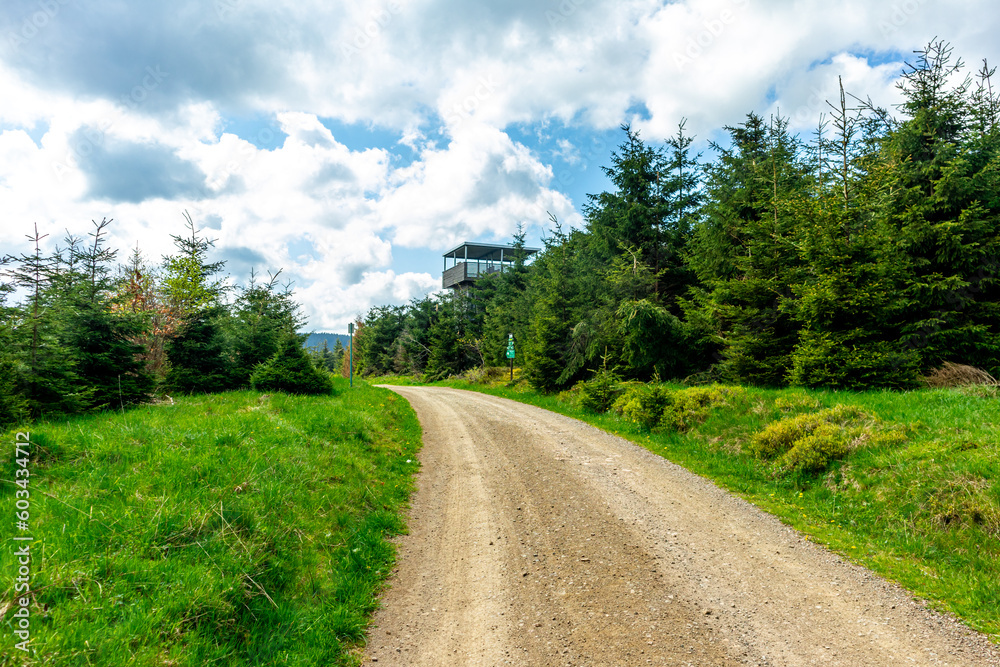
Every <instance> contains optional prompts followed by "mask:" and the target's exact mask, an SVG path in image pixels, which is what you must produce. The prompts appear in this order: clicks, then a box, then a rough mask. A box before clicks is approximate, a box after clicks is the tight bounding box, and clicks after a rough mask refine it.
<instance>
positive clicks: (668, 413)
mask: <svg viewBox="0 0 1000 667" xmlns="http://www.w3.org/2000/svg"><path fill="white" fill-rule="evenodd" d="M745 394H746V391H745V390H744V389H742V388H741V387H724V386H721V385H713V386H711V387H690V388H688V389H680V390H678V391H675V392H673V395H672V399H673V400H672V401H671V403H670V404H669V405H667V406H666V407H665V408H664V409H663V414H662V415H661V416H660V421H659V424H658V425H659V427H660V428H661V429H664V430H669V431H681V432H683V431H687V430H688V429H690V428H691V427H693V426H697V425H698V424H700V423H702V422H703V421H705V419H706V418H707V417H708V413H709V411H711V410H712V408H715V407H718V406H721V405H729V403H730V401H731V400H732V399H735V398H738V397H741V396H744V395H745Z"/></svg>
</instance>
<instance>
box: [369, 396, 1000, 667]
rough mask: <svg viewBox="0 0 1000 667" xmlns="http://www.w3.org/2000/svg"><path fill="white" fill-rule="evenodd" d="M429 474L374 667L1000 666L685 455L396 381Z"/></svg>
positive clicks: (416, 503) (970, 637) (402, 550)
mask: <svg viewBox="0 0 1000 667" xmlns="http://www.w3.org/2000/svg"><path fill="white" fill-rule="evenodd" d="M391 389H392V390H393V391H396V392H398V393H399V394H401V395H402V396H404V397H405V398H406V399H407V400H408V401H409V402H410V404H411V405H412V406H413V408H414V409H415V410H416V413H417V415H418V417H419V418H420V422H421V424H422V425H423V430H424V446H423V450H422V453H421V463H422V469H421V472H420V473H419V477H418V478H417V491H416V493H415V494H414V496H413V499H412V503H411V511H410V515H409V534H408V535H405V536H403V537H402V538H400V540H399V559H398V562H397V569H396V570H395V571H394V573H393V576H392V578H391V579H390V586H391V588H389V590H388V591H387V592H386V594H385V597H384V599H383V606H382V608H381V609H380V610H379V611H378V612H377V614H376V616H375V621H374V627H373V629H372V631H371V634H370V637H369V642H368V647H367V650H366V653H365V663H364V664H366V665H378V666H379V667H381V666H384V665H406V666H407V667H409V666H417V665H433V666H435V667H439V666H445V665H484V666H488V667H493V666H496V665H532V666H548V665H567V666H569V665H572V666H584V665H585V666H587V667H591V666H597V665H627V666H631V665H813V664H815V665H864V666H869V665H887V666H888V665H891V666H893V667H898V666H900V665H1000V652H998V651H997V649H996V648H995V647H993V646H992V645H990V644H989V642H988V641H987V640H986V639H985V638H984V637H983V636H981V635H977V634H975V633H973V632H971V631H969V630H968V629H966V628H965V627H964V626H962V625H960V624H959V623H957V622H955V621H953V620H951V619H949V618H947V617H944V616H941V615H938V614H936V613H933V612H931V611H928V610H927V609H925V608H923V607H922V606H921V605H919V604H918V603H916V602H915V601H914V600H913V596H912V595H910V594H907V592H906V591H904V590H903V589H901V588H900V587H898V586H896V585H894V584H890V583H888V582H886V581H885V580H883V579H881V578H879V577H877V576H875V575H874V574H872V573H871V572H869V571H868V570H865V569H863V568H860V567H857V566H855V565H851V564H849V563H847V562H845V561H844V560H842V559H841V558H840V557H838V556H837V555H835V554H832V553H830V552H829V551H827V550H825V549H823V548H821V547H818V546H816V545H814V544H812V543H810V542H808V541H806V540H805V539H803V538H802V536H801V535H799V534H798V533H797V532H795V531H794V530H792V529H791V528H788V527H787V526H785V525H783V524H782V523H781V522H779V521H778V520H777V519H775V518H774V517H772V516H770V515H768V514H765V513H764V512H762V511H760V510H758V509H756V508H755V507H753V506H752V505H750V504H748V503H747V502H745V501H743V500H741V499H739V498H737V497H735V496H733V495H731V494H729V493H727V492H725V491H722V490H720V489H719V488H718V487H716V486H714V485H713V484H711V483H710V482H707V481H706V480H704V479H702V478H701V477H698V476H696V475H693V474H691V473H689V472H687V471H686V470H684V469H683V468H680V467H678V466H676V465H673V464H671V463H669V462H668V461H666V460H664V459H662V458H660V457H658V456H656V455H654V454H652V453H650V452H648V451H646V450H644V449H642V448H640V447H637V446H635V445H632V444H630V443H628V442H626V441H624V440H622V439H620V438H617V437H614V436H611V435H608V434H606V433H604V432H602V431H599V430H597V429H595V428H592V427H590V426H588V425H586V424H583V423H581V422H578V421H575V420H573V419H569V418H567V417H563V416H561V415H557V414H554V413H551V412H548V411H545V410H541V409H538V408H534V407H531V406H527V405H522V404H520V403H515V402H512V401H508V400H504V399H500V398H495V397H492V396H486V395H483V394H478V393H473V392H465V391H459V390H456V389H447V388H441V387H391Z"/></svg>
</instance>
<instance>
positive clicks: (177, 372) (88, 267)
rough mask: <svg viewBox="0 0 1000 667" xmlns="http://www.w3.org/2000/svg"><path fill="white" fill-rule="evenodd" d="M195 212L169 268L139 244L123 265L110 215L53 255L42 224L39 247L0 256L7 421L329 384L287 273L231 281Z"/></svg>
mask: <svg viewBox="0 0 1000 667" xmlns="http://www.w3.org/2000/svg"><path fill="white" fill-rule="evenodd" d="M185 218H186V221H187V233H186V235H183V236H180V235H178V236H172V237H171V238H172V239H173V242H174V246H175V249H176V252H175V253H174V254H171V255H168V256H165V257H164V258H163V261H162V263H161V264H160V265H159V266H152V265H150V264H149V263H148V262H147V261H146V260H145V259H144V257H143V255H142V253H141V252H140V251H139V249H138V248H136V249H135V250H134V251H132V253H131V254H130V256H129V257H128V259H127V260H126V261H125V262H124V263H121V264H119V263H118V251H117V250H114V249H111V248H109V247H108V245H107V235H108V228H109V225H110V224H111V221H110V220H107V219H104V220H102V221H101V222H95V223H94V229H93V231H92V232H91V233H90V234H89V237H87V238H80V237H76V236H73V235H67V236H66V237H65V238H64V240H63V244H62V245H60V246H57V247H56V248H55V249H54V250H53V251H51V252H50V253H48V254H46V253H44V252H43V251H42V245H43V244H42V241H43V240H44V238H45V235H42V234H40V233H39V232H38V228H37V225H36V227H35V232H34V234H33V235H31V236H29V237H28V238H29V240H30V244H31V245H30V248H31V249H30V251H29V252H27V253H22V254H19V255H7V256H5V257H3V258H2V260H0V261H2V265H0V276H2V282H0V426H3V425H7V424H10V423H14V422H16V421H18V420H20V419H23V418H37V417H41V416H49V415H56V414H74V413H80V412H84V411H88V410H99V409H122V408H125V407H126V406H129V405H135V404H137V403H142V402H146V401H149V400H150V399H151V398H152V397H153V396H154V394H156V393H167V394H171V393H191V392H215V391H224V390H229V389H238V388H244V387H250V386H258V387H260V388H267V389H284V390H287V391H299V392H329V390H330V387H331V384H330V379H329V377H328V375H327V374H325V373H323V372H321V371H319V370H317V369H316V368H315V367H314V366H313V364H312V362H311V361H310V359H309V358H308V356H307V355H306V354H305V352H304V351H303V349H302V342H303V340H304V337H303V336H301V335H299V334H297V333H296V332H297V331H298V330H299V329H300V328H301V327H302V325H303V324H304V321H303V318H302V316H301V314H300V308H299V306H298V304H296V303H295V301H294V299H293V296H292V293H291V291H290V288H289V287H288V286H287V285H286V286H284V287H282V286H280V285H279V284H278V274H280V271H279V272H278V273H276V274H272V275H269V279H268V280H267V281H261V280H259V279H258V278H257V276H256V275H254V274H253V272H251V276H250V280H249V282H248V283H247V284H246V285H245V286H241V287H231V286H229V285H228V281H227V280H226V277H225V276H224V274H223V270H224V264H225V263H224V262H210V261H208V254H209V252H210V249H211V248H212V246H213V243H214V242H213V241H212V240H211V239H208V238H206V237H204V236H203V235H201V233H200V230H198V229H196V228H195V225H194V222H193V221H192V220H191V218H190V216H188V215H187V214H186V213H185ZM14 297H18V300H17V302H14V303H11V301H12V299H13V298H14Z"/></svg>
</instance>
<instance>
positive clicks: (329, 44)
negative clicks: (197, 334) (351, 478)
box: [0, 0, 1000, 332]
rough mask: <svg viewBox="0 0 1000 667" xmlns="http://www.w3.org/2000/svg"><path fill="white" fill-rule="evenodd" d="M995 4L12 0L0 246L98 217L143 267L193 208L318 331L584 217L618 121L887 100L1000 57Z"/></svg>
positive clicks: (794, 120)
mask: <svg viewBox="0 0 1000 667" xmlns="http://www.w3.org/2000/svg"><path fill="white" fill-rule="evenodd" d="M998 29H1000V11H998V10H997V9H996V5H995V2H994V1H993V0H951V1H949V2H943V1H932V0H898V1H895V2H861V1H853V0H848V1H844V2H836V1H830V0H824V1H822V2H821V1H818V0H794V1H791V0H784V1H779V0H681V1H678V2H662V1H655V0H618V1H616V2H599V1H598V0H534V1H528V0H506V1H503V2H501V1H493V0H491V1H486V2H469V1H467V0H466V1H461V0H375V1H369V0H355V1H352V2H341V1H339V0H295V1H294V2H289V1H287V0H197V1H192V0H172V1H171V2H147V1H145V0H4V1H3V3H2V5H0V255H3V254H8V253H21V252H27V251H28V250H29V244H28V242H27V240H26V238H25V236H26V235H27V234H30V233H32V231H33V225H34V224H36V223H37V225H38V228H39V231H40V232H41V233H43V234H49V237H48V238H47V239H46V243H55V242H58V241H59V240H60V239H61V238H63V237H64V236H65V235H66V234H67V233H69V234H74V235H78V236H84V235H86V234H87V233H88V232H89V231H90V230H91V229H92V227H93V223H92V221H94V220H97V221H99V220H101V219H102V218H111V219H113V220H114V222H113V223H112V225H111V245H112V246H113V247H116V248H119V249H120V251H121V252H120V259H125V257H126V255H127V254H128V252H129V250H130V249H132V248H136V247H138V248H139V249H140V251H141V252H142V253H143V254H144V255H145V257H146V258H147V260H148V261H150V262H152V263H158V262H160V261H161V258H162V256H163V255H165V254H168V253H170V252H172V250H173V245H172V240H171V238H170V237H171V235H172V234H183V233H184V225H185V221H184V217H183V212H184V211H187V212H189V213H190V215H191V216H192V218H193V219H194V221H195V223H196V224H197V225H198V227H199V228H201V229H203V230H204V233H205V234H206V235H207V236H209V237H210V238H213V239H215V248H214V250H213V255H212V257H213V259H219V260H225V261H226V270H227V272H228V273H229V274H230V275H231V276H232V278H233V279H234V280H235V281H236V282H238V283H245V281H246V280H247V278H248V277H249V274H250V271H251V269H254V270H255V271H257V272H258V273H266V272H267V271H276V270H278V269H281V270H282V274H281V275H282V278H284V279H288V280H290V281H292V282H293V284H294V289H295V293H296V296H297V299H298V300H299V302H300V303H302V305H303V309H304V313H305V315H306V316H307V318H308V321H309V323H308V329H310V330H314V331H335V332H344V331H346V329H347V323H348V322H350V321H352V320H353V319H354V318H356V317H358V316H359V315H364V314H365V313H366V312H367V311H368V309H369V308H371V307H372V306H377V305H386V304H403V303H406V302H407V301H409V300H410V299H413V298H419V297H422V296H424V295H426V294H428V293H430V292H433V291H435V290H438V289H439V288H440V283H441V268H442V258H441V255H442V254H443V253H445V252H446V251H448V250H450V249H451V248H453V247H455V246H457V245H459V244H460V243H462V242H464V241H479V242H488V243H489V242H493V243H504V242H509V240H510V239H511V236H512V234H513V233H514V232H515V230H516V228H517V225H518V224H522V225H524V228H525V230H526V232H527V235H528V242H529V245H539V244H540V242H541V238H542V237H543V236H544V235H545V234H547V233H548V230H550V228H551V227H550V222H549V215H550V214H551V215H554V216H556V217H557V218H558V220H560V221H561V222H562V224H563V225H565V226H567V227H580V226H582V225H583V224H584V207H585V205H586V203H587V195H588V194H592V193H598V192H601V191H603V190H606V189H609V188H610V184H609V183H608V182H607V180H606V178H605V176H604V174H603V172H602V170H601V167H602V166H606V165H607V164H608V163H609V159H610V156H611V152H612V151H613V150H614V149H615V148H616V147H617V146H618V145H619V144H620V143H621V142H622V140H623V138H624V135H623V133H622V131H621V129H620V128H621V125H622V124H623V123H628V124H631V125H632V127H633V128H635V129H637V130H638V131H639V133H640V136H641V137H642V138H643V139H644V140H646V141H648V142H650V143H652V144H657V143H659V142H662V141H663V140H665V139H666V138H668V137H670V136H672V135H673V134H675V133H676V131H677V127H678V124H679V123H680V122H681V121H682V120H684V119H686V131H687V132H688V133H689V134H692V135H694V136H695V138H696V141H697V144H696V146H697V147H699V148H702V149H705V148H706V146H707V142H708V141H710V140H721V139H723V138H724V137H723V134H722V129H721V128H723V127H724V126H725V125H735V124H738V123H739V122H741V121H742V120H743V119H744V118H745V116H746V114H747V113H749V112H751V111H753V112H757V113H759V114H762V115H765V116H768V115H770V114H780V115H782V116H785V117H787V118H789V119H790V122H791V128H792V129H793V130H794V131H798V132H802V133H803V134H806V133H809V132H810V131H811V130H812V129H813V128H815V126H816V123H817V121H818V120H819V116H820V114H821V113H823V112H824V111H827V110H828V107H827V106H826V100H834V99H837V98H838V96H839V88H838V78H842V80H843V83H844V86H845V88H846V90H847V91H848V92H851V93H854V94H857V95H859V96H861V97H871V98H872V100H873V101H874V102H876V103H877V104H879V105H882V106H886V107H891V106H892V105H893V104H896V103H898V102H899V93H898V90H897V89H896V82H897V80H898V77H899V74H900V72H901V71H902V70H903V67H904V64H905V63H906V62H914V61H915V59H914V55H913V52H914V51H915V50H917V49H919V48H921V47H922V46H924V45H925V44H927V43H928V42H929V41H931V40H933V39H935V38H939V39H944V40H946V41H948V42H950V43H951V44H952V45H953V46H954V48H955V54H956V55H957V56H961V57H962V58H963V59H964V60H965V61H966V62H967V63H968V64H969V67H968V69H969V71H970V73H971V72H972V71H974V70H976V69H978V67H979V66H980V65H981V63H982V60H983V59H984V58H986V59H988V61H989V62H990V63H991V64H992V63H995V62H998V61H1000V53H998V51H1000V46H998V44H1000V42H998V41H997V39H996V34H997V32H998Z"/></svg>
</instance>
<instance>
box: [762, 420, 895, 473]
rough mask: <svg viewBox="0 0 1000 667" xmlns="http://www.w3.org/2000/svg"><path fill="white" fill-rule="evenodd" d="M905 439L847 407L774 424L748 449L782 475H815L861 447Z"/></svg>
mask: <svg viewBox="0 0 1000 667" xmlns="http://www.w3.org/2000/svg"><path fill="white" fill-rule="evenodd" d="M905 440H906V435H905V433H904V432H903V430H902V429H900V428H898V427H892V428H887V427H884V426H882V425H881V424H880V423H879V420H878V419H877V418H876V417H875V416H873V415H871V414H868V413H867V412H864V411H863V410H861V409H859V408H857V407H853V406H846V405H837V406H835V407H833V408H828V409H826V410H820V411H819V412H811V413H807V414H802V415H798V416H795V417H788V418H785V419H782V420H780V421H776V422H773V423H771V424H769V425H768V426H767V428H765V429H764V430H763V431H761V432H759V433H757V434H756V435H755V436H754V437H753V439H752V440H751V441H750V446H749V450H750V452H751V453H752V454H754V455H756V456H758V457H760V458H762V459H775V460H776V465H777V468H778V469H779V470H781V471H784V472H800V471H801V472H817V471H820V470H823V469H825V468H826V467H827V466H829V465H830V462H831V461H834V460H836V459H841V458H844V457H845V456H847V455H848V454H849V453H850V452H851V451H853V450H855V449H859V448H861V447H890V446H895V445H898V444H900V443H902V442H904V441H905Z"/></svg>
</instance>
